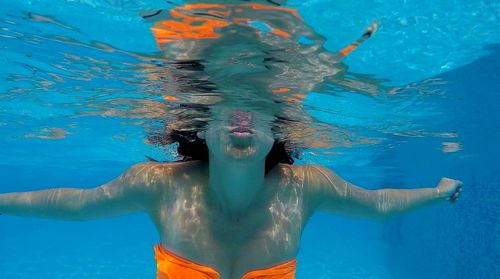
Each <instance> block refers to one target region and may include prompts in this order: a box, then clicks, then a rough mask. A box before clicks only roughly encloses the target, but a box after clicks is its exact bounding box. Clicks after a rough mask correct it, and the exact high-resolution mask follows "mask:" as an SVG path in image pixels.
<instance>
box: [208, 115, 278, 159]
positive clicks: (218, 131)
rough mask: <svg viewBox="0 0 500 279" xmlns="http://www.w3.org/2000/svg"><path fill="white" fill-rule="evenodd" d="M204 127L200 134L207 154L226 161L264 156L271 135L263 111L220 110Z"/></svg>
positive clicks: (268, 148)
mask: <svg viewBox="0 0 500 279" xmlns="http://www.w3.org/2000/svg"><path fill="white" fill-rule="evenodd" d="M214 115H215V118H214V119H213V120H212V121H211V122H210V123H209V124H208V126H207V129H206V130H205V131H204V132H201V133H200V134H199V135H200V137H202V138H205V141H206V143H207V146H208V150H209V153H210V156H216V157H217V159H219V160H223V161H227V162H240V163H251V162H256V161H259V160H263V159H265V158H266V156H267V154H269V151H270V150H271V148H272V146H273V143H274V138H273V134H272V132H271V121H272V117H269V116H265V115H264V114H263V113H260V112H255V111H249V110H237V109H228V108H226V109H220V110H218V111H216V112H215V113H214Z"/></svg>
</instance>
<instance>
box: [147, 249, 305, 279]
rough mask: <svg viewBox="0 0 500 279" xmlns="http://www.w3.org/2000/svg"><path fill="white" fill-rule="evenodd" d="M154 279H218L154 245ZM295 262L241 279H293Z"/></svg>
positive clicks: (210, 271)
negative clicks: (155, 269)
mask: <svg viewBox="0 0 500 279" xmlns="http://www.w3.org/2000/svg"><path fill="white" fill-rule="evenodd" d="M154 250H155V260H156V268H157V271H156V279H219V278H220V275H219V273H218V272H217V270H215V269H213V268H211V267H209V266H204V265H200V264H197V263H194V262H191V261H189V260H188V259H185V258H182V257H180V256H177V255H175V254H174V253H172V252H170V251H168V250H167V249H165V248H164V247H163V246H161V245H155V246H154ZM296 266H297V261H296V260H295V259H293V260H290V261H287V262H284V263H281V264H278V265H275V266H272V267H268V268H265V269H258V270H253V271H250V272H247V273H246V274H245V275H243V277H241V278H242V279H294V278H295V269H296Z"/></svg>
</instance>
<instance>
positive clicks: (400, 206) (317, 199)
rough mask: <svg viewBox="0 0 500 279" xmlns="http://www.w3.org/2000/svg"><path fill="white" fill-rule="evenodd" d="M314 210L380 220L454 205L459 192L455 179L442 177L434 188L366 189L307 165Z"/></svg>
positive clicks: (459, 184)
mask: <svg viewBox="0 0 500 279" xmlns="http://www.w3.org/2000/svg"><path fill="white" fill-rule="evenodd" d="M306 168H307V173H308V175H307V176H308V177H307V179H306V183H308V184H309V185H308V187H309V189H311V191H310V193H311V201H312V202H313V203H314V204H315V208H316V209H317V210H320V211H326V212H331V213H336V214H344V215H351V216H357V217H362V218H368V219H375V220H384V219H387V218H389V217H392V216H396V215H399V214H402V213H405V212H408V211H410V210H413V209H417V208H421V207H424V206H427V205H431V204H436V203H439V202H443V201H449V202H455V201H457V200H458V197H459V195H460V192H461V191H462V183H461V182H460V181H458V180H454V179H449V178H442V179H441V181H440V182H439V184H438V185H437V186H436V187H434V188H420V189H379V190H366V189H363V188H360V187H358V186H355V185H353V184H351V183H349V182H347V181H345V180H343V179H342V178H340V177H339V176H337V175H336V174H335V173H333V172H332V171H330V170H329V169H327V168H324V167H319V166H307V167H306Z"/></svg>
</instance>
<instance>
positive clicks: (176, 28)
mask: <svg viewBox="0 0 500 279" xmlns="http://www.w3.org/2000/svg"><path fill="white" fill-rule="evenodd" d="M246 9H252V10H268V11H282V12H287V13H291V14H292V15H293V16H295V17H297V18H300V16H299V14H298V13H297V11H296V10H295V9H290V8H284V7H276V6H271V5H265V4H258V3H251V4H206V3H200V4H189V5H184V6H181V7H176V8H173V9H172V10H170V15H171V16H172V18H173V19H170V20H164V21H160V22H157V23H155V25H154V26H152V27H151V31H152V32H153V35H154V37H155V39H156V42H157V44H158V45H162V44H165V43H170V42H177V41H181V40H185V39H192V40H201V39H217V38H219V37H220V34H218V33H217V32H216V31H217V29H218V28H223V27H227V26H230V25H233V24H236V25H240V26H246V27H250V25H249V24H248V22H249V21H251V20H252V19H251V18H245V17H241V16H238V14H241V13H244V12H245V10H246ZM193 10H204V11H203V14H204V15H202V16H197V15H193V14H194V13H193V14H190V13H189V12H190V11H193ZM269 27H270V29H271V30H270V31H269V33H271V34H274V35H277V36H280V37H290V34H289V33H288V32H286V31H284V30H281V29H278V28H275V27H272V26H269Z"/></svg>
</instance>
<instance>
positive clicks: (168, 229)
mask: <svg viewBox="0 0 500 279" xmlns="http://www.w3.org/2000/svg"><path fill="white" fill-rule="evenodd" d="M170 165H172V167H173V168H175V170H174V171H172V173H173V179H171V181H170V182H169V183H170V186H169V187H168V189H166V190H165V191H163V193H162V195H161V197H160V198H159V202H158V204H157V206H156V208H154V209H153V210H152V211H151V212H150V215H151V218H152V220H153V222H154V223H155V225H156V227H157V229H158V231H159V233H160V239H161V244H162V245H163V246H165V248H167V249H169V250H170V251H172V252H174V253H176V254H177V255H180V256H182V257H185V258H187V259H189V260H191V261H193V262H196V263H199V264H202V265H208V266H211V267H213V268H215V269H216V270H217V271H218V272H219V273H220V275H221V278H222V279H232V278H241V276H242V275H244V274H245V273H246V272H248V271H251V270H255V269H261V268H265V267H269V266H273V265H276V264H278V263H282V262H285V261H288V260H290V259H292V258H294V257H295V256H296V255H297V252H298V249H299V244H300V236H301V233H302V230H303V229H304V226H305V224H306V222H307V220H308V218H309V217H310V215H311V213H312V210H311V209H310V208H309V207H310V205H309V204H308V202H307V200H308V197H307V191H305V189H304V175H303V171H301V170H300V167H294V166H288V165H280V166H277V167H276V168H275V169H274V170H273V171H271V172H270V173H269V174H268V175H266V185H265V188H266V189H265V190H264V191H263V193H262V194H261V195H260V196H258V197H257V198H256V202H255V203H253V204H252V206H251V208H250V209H249V210H248V211H247V213H246V214H244V215H242V216H241V217H240V218H237V219H236V218H227V217H224V215H221V213H220V212H219V211H218V209H217V208H214V207H213V206H211V205H210V204H209V202H207V192H206V189H207V181H208V175H207V172H206V171H205V167H203V164H201V163H197V162H190V163H177V164H170Z"/></svg>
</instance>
